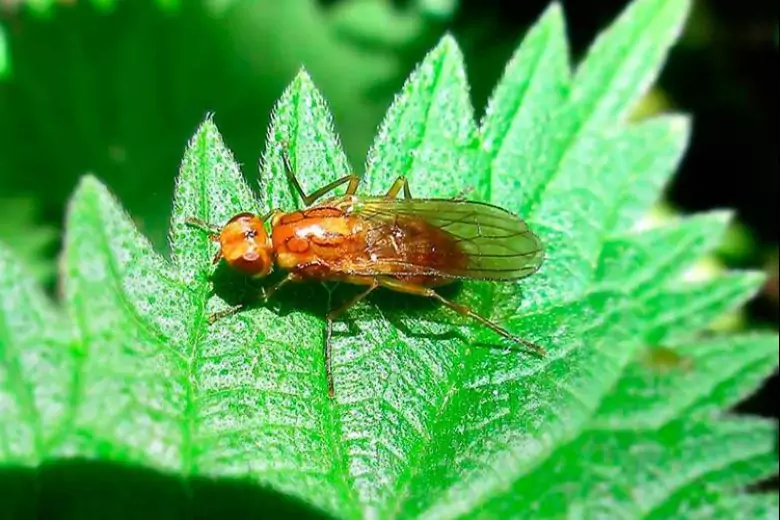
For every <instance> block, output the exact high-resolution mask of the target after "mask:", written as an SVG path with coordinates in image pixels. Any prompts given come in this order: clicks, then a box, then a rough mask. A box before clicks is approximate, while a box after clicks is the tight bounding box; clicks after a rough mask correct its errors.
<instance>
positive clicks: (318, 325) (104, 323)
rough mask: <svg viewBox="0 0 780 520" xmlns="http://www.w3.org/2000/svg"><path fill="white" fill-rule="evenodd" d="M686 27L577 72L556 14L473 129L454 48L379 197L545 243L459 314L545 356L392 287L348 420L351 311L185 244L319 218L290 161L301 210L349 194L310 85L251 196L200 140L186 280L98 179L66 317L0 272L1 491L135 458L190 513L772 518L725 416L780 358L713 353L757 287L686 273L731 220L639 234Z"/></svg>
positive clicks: (764, 444) (291, 99)
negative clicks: (26, 480) (238, 508)
mask: <svg viewBox="0 0 780 520" xmlns="http://www.w3.org/2000/svg"><path fill="white" fill-rule="evenodd" d="M688 7H689V6H688V3H687V2H686V1H682V0H677V1H673V2H669V1H667V0H638V1H635V2H633V3H632V4H631V5H630V6H629V7H628V8H627V9H626V11H625V12H624V13H623V14H622V15H620V17H619V18H618V19H617V21H616V22H615V23H614V24H612V25H611V26H610V27H609V28H608V29H607V30H606V31H604V32H603V33H602V34H601V35H600V36H599V37H598V38H597V40H596V42H595V43H594V45H593V46H592V48H591V49H590V51H589V52H588V53H587V55H586V57H585V59H584V61H583V62H582V63H580V64H579V65H578V66H577V68H576V71H574V72H573V71H572V70H571V67H570V65H569V62H568V45H567V41H566V37H565V26H564V22H563V15H562V12H561V9H560V7H559V6H558V5H557V4H553V5H552V6H551V7H550V8H549V9H548V10H547V11H546V12H545V13H544V14H543V15H542V16H541V18H540V20H539V22H538V23H537V24H536V25H535V26H534V27H533V28H532V29H531V30H530V31H529V33H528V35H527V37H526V38H525V40H524V41H523V43H522V44H521V45H520V47H519V49H518V51H517V53H516V54H515V55H514V56H513V58H512V60H511V61H510V63H509V64H508V66H507V69H506V71H505V73H504V76H503V78H502V79H501V81H500V82H499V84H498V85H497V87H496V90H495V92H494V94H493V96H492V98H491V100H490V103H489V107H488V110H487V112H486V115H485V117H484V118H483V120H482V121H481V122H480V124H477V123H476V122H475V121H474V116H473V109H472V107H471V103H470V101H469V98H468V84H467V81H466V74H465V71H464V67H463V60H462V56H461V54H460V51H459V49H458V47H457V44H456V43H455V41H454V40H453V39H452V38H451V37H449V36H446V37H444V38H443V39H442V40H441V42H440V43H439V45H438V46H436V48H434V49H433V50H432V51H431V52H430V53H429V54H428V56H427V57H426V58H425V59H424V60H423V61H422V63H421V64H420V65H419V66H418V68H417V69H416V70H415V71H414V72H413V73H412V75H411V76H410V78H409V80H408V81H407V83H406V84H405V86H404V88H403V89H402V92H401V93H400V94H399V96H398V97H397V98H396V100H395V102H394V103H393V105H392V107H391V108H390V109H389V111H388V114H387V116H386V118H385V121H384V122H383V124H382V126H381V128H380V130H379V132H378V135H377V137H376V140H375V142H374V144H373V146H372V147H371V150H370V153H369V156H368V160H367V167H366V172H365V173H364V174H363V176H362V179H363V184H362V185H361V188H360V190H361V191H360V193H371V194H381V193H384V192H385V191H386V190H387V189H388V188H389V187H390V185H391V184H392V183H393V181H394V180H395V179H396V178H397V177H398V176H400V175H404V176H406V177H407V178H408V179H409V181H410V185H411V190H412V193H413V195H415V196H418V197H420V196H435V197H449V196H454V195H456V194H458V193H460V192H462V190H464V189H468V188H473V191H472V192H470V193H466V196H467V197H474V198H478V199H481V200H484V201H490V202H493V203H495V204H499V205H501V206H504V207H506V208H508V209H509V210H511V211H513V212H516V213H517V214H519V215H520V216H522V217H523V218H527V219H528V221H529V223H530V224H531V226H532V228H533V229H534V230H535V231H537V233H538V234H539V236H540V237H541V238H542V240H543V242H544V244H545V246H546V262H545V264H544V266H543V267H542V270H541V271H540V272H539V273H537V274H536V275H534V277H532V278H529V279H526V280H522V281H520V282H518V283H514V284H503V285H500V286H495V285H490V284H485V283H477V282H468V283H463V284H461V286H457V287H452V288H447V289H442V292H443V293H445V294H446V295H447V296H448V297H450V298H453V299H454V300H456V301H458V302H460V303H464V304H465V303H468V304H471V305H474V306H475V308H477V309H479V310H480V312H484V313H485V314H488V315H490V316H492V317H493V318H494V319H497V320H499V321H500V322H501V323H502V324H503V325H505V326H506V327H507V328H508V329H510V330H511V331H512V332H513V333H515V334H517V335H519V336H522V337H525V338H528V339H530V340H532V341H535V342H537V343H540V344H541V345H543V346H544V347H545V348H546V349H547V351H548V355H547V356H546V357H544V358H537V357H533V356H529V355H527V354H525V353H524V352H523V351H518V350H517V349H514V348H513V347H512V346H511V345H507V344H506V342H504V341H503V340H501V339H500V338H498V337H497V336H496V335H495V334H494V333H493V332H491V331H490V330H486V329H485V328H483V327H480V326H476V325H474V324H473V323H471V322H467V321H464V319H462V318H459V317H456V316H453V315H452V313H451V312H449V311H448V310H446V309H442V308H441V306H437V305H434V304H433V303H432V302H429V301H426V300H424V299H422V298H414V297H406V296H402V295H397V294H394V293H390V292H388V291H382V290H377V291H375V292H374V293H373V294H372V295H371V297H369V298H368V299H366V300H365V301H363V302H361V303H360V304H359V305H358V306H356V307H354V308H352V309H350V312H349V313H348V314H347V315H346V316H345V317H343V318H342V319H340V320H339V321H338V322H337V323H336V326H335V330H334V336H333V369H334V378H335V385H336V395H335V398H334V399H333V400H331V399H329V398H328V396H327V391H326V376H325V367H324V345H325V340H324V333H325V321H324V316H325V313H326V312H327V311H328V310H329V309H332V308H334V307H336V306H338V305H340V304H342V303H343V302H344V301H346V300H347V299H348V298H350V297H351V296H352V295H353V294H355V291H356V290H358V289H356V288H354V287H345V286H343V285H336V284H315V283H310V284H291V285H288V286H285V287H284V288H283V289H282V290H281V291H280V292H278V293H277V294H276V295H275V296H274V298H273V299H272V301H270V302H268V303H267V304H262V303H261V302H260V300H259V298H258V295H259V292H260V288H261V286H262V284H263V283H273V281H275V280H277V279H278V277H281V276H284V274H283V273H279V272H275V273H273V274H272V275H271V277H270V279H269V280H267V281H258V280H251V279H247V278H244V277H242V276H239V275H237V274H236V273H234V272H232V271H230V269H228V268H227V267H226V266H225V265H224V263H222V264H219V265H217V266H214V265H213V264H212V259H213V258H214V254H215V252H216V246H215V244H213V243H212V242H211V241H210V240H209V237H208V236H207V235H206V234H205V233H204V232H203V231H201V230H198V229H195V228H192V227H190V226H188V225H186V224H185V220H186V219H187V218H190V217H195V218H198V219H201V220H204V221H206V222H209V223H211V224H212V225H214V226H217V227H219V226H221V225H223V224H224V223H225V222H226V221H227V220H228V219H229V218H230V217H231V216H232V215H234V214H236V213H239V212H244V211H251V212H255V213H259V214H265V213H266V212H268V211H269V210H271V209H280V210H282V211H289V210H292V209H295V208H300V207H302V206H303V202H302V201H301V200H300V197H299V196H298V195H297V194H296V193H295V192H294V191H293V188H292V186H291V185H290V183H289V181H288V179H287V177H286V175H285V172H284V166H283V164H284V163H283V155H282V154H283V153H287V154H289V157H290V161H291V163H292V165H293V167H294V169H295V170H296V172H297V175H298V178H299V179H300V182H301V184H302V185H303V188H304V190H305V191H306V192H309V193H310V192H312V191H313V190H315V189H317V188H319V187H320V186H323V185H325V184H327V183H329V182H332V181H333V180H335V179H338V178H340V177H342V176H344V175H347V174H349V173H352V171H351V169H350V166H349V164H348V162H347V160H346V157H345V155H344V152H343V150H342V149H341V147H340V145H339V139H338V137H337V135H336V132H335V131H334V129H333V124H332V117H331V115H330V112H329V110H328V108H327V104H326V102H325V100H324V99H323V97H322V96H321V95H320V94H319V92H318V91H317V89H316V87H315V86H314V82H313V81H312V79H311V78H310V77H309V76H308V75H307V74H306V73H305V72H301V73H300V74H299V75H298V76H297V77H296V78H295V79H294V80H293V81H292V83H291V85H290V86H289V88H288V89H287V90H286V91H285V92H284V94H283V95H282V96H281V99H280V100H279V102H278V104H277V106H276V107H275V109H274V114H273V120H272V124H271V127H270V128H269V130H268V139H267V142H266V147H265V151H264V153H263V156H262V161H261V163H260V181H259V185H258V188H259V190H258V193H254V190H253V189H252V188H251V187H250V186H249V185H248V184H247V183H246V182H245V181H244V179H243V177H242V175H241V172H240V170H239V167H238V165H237V164H236V162H235V160H234V159H233V157H232V154H231V152H230V151H229V150H228V147H227V146H226V145H225V144H224V143H223V141H222V138H221V136H220V134H219V132H218V130H217V128H216V126H215V125H214V123H213V122H212V120H211V119H210V118H206V120H205V121H204V122H203V124H202V125H201V126H200V128H199V129H198V130H197V132H196V133H195V136H194V137H193V138H192V140H191V141H190V143H189V146H188V148H187V150H186V152H185V155H184V160H183V162H182V167H181V170H180V172H179V177H178V180H177V184H176V192H175V197H174V201H173V216H172V220H171V232H170V242H171V251H172V255H171V258H170V260H169V259H166V258H163V257H161V256H160V255H158V254H157V253H156V252H155V251H154V250H153V249H152V247H151V246H150V244H149V242H148V241H147V240H146V239H145V238H144V237H143V236H142V235H141V234H140V233H139V232H138V231H137V230H136V229H135V227H134V226H133V224H132V221H131V219H130V218H129V217H128V215H126V214H125V212H124V210H123V209H122V208H121V206H120V205H119V203H118V202H117V201H116V200H115V199H114V198H113V196H112V195H111V194H110V193H109V192H108V191H107V189H106V188H105V187H104V186H103V185H102V184H101V183H100V182H99V181H97V180H96V179H95V178H92V177H86V178H85V179H84V180H83V182H82V183H81V184H80V186H79V188H78V190H77V192H76V194H75V195H74V196H73V199H72V201H71V205H70V209H69V213H68V221H67V230H68V232H67V239H66V248H65V253H64V256H63V261H62V274H63V284H64V291H63V294H64V296H63V300H64V301H63V304H64V307H65V311H66V313H65V314H66V316H61V315H60V313H58V312H57V311H56V310H53V309H52V308H51V305H50V304H49V303H48V302H47V301H46V300H45V299H44V298H43V297H42V296H41V295H40V294H39V293H38V291H37V289H36V288H35V287H34V284H33V282H32V280H31V278H30V276H29V274H25V272H24V271H25V269H24V268H23V266H21V265H19V264H20V262H19V261H17V260H16V259H15V258H14V257H13V255H11V254H10V253H8V252H7V251H5V250H2V249H0V267H2V270H0V291H2V294H0V297H1V299H0V301H2V302H3V303H2V304H0V354H1V355H0V411H2V419H0V469H2V466H10V465H14V466H32V467H35V466H36V465H39V464H41V463H45V462H47V461H50V460H52V459H53V458H56V457H67V456H79V457H87V458H90V459H93V460H100V461H113V462H117V463H122V464H125V465H131V466H136V467H143V468H147V469H152V470H158V471H164V472H165V473H167V474H169V475H173V476H176V477H177V478H181V479H183V480H185V481H186V482H187V485H188V486H192V487H189V488H188V491H187V492H186V493H183V494H182V495H181V498H178V499H176V500H180V501H185V502H186V501H190V502H192V501H194V502H195V504H200V503H204V502H207V500H206V499H204V498H202V497H203V495H202V494H201V493H200V492H199V491H198V490H199V489H200V488H198V487H197V485H196V484H197V483H198V482H199V481H198V479H199V478H206V479H209V482H212V483H214V482H220V481H221V480H224V479H240V480H241V481H243V482H245V483H246V485H248V486H250V487H251V489H252V490H254V488H255V487H257V486H260V489H263V490H266V491H264V492H263V493H269V494H261V495H259V496H261V497H262V498H260V499H258V500H259V501H260V502H261V503H263V504H264V505H269V507H274V506H279V505H280V504H287V503H288V502H287V501H289V500H294V501H298V502H300V504H303V505H304V506H305V509H306V512H308V513H311V514H319V513H326V514H329V515H332V516H334V517H338V518H523V517H528V516H532V517H534V518H560V517H569V516H578V517H587V518H591V517H602V516H608V517H631V518H634V517H648V518H675V517H681V518H682V517H685V518H691V517H694V518H696V517H712V516H714V515H717V514H722V516H735V515H736V512H737V511H739V516H740V517H746V518H752V517H756V518H758V517H765V516H768V515H770V514H774V516H776V515H777V501H776V499H774V498H772V497H769V496H768V495H761V494H747V493H745V489H746V488H747V487H748V486H749V485H751V484H753V483H754V482H755V481H757V480H759V479H762V478H764V477H766V476H768V475H771V474H773V473H775V472H776V470H777V457H776V453H775V452H774V438H775V434H774V427H773V425H771V424H769V423H767V422H766V421H761V420H758V419H754V418H745V417H733V416H732V417H729V416H725V410H726V409H728V407H730V406H732V405H733V404H735V403H736V401H737V400H738V399H740V398H742V397H745V396H747V395H748V394H749V393H750V392H751V391H752V390H754V389H755V387H756V386H757V385H758V384H759V383H760V382H761V381H762V380H763V379H764V378H765V377H766V376H767V375H768V374H769V373H770V372H771V371H772V370H773V369H775V368H776V366H777V363H778V355H777V348H776V346H777V336H776V335H773V334H768V333H759V332H751V333H744V334H740V335H736V336H735V335H714V334H709V335H707V334H704V333H705V332H707V328H708V327H709V325H710V324H712V322H713V321H714V320H716V319H717V318H718V317H719V316H720V315H722V314H723V313H724V312H727V311H729V310H732V309H734V308H736V307H739V306H740V305H743V304H744V303H745V301H746V300H747V299H748V298H750V297H751V295H752V294H753V293H754V292H755V291H756V290H757V288H758V286H759V284H760V282H761V277H760V276H758V275H757V274H755V273H750V272H747V273H727V274H725V275H716V276H713V277H711V278H709V279H705V280H701V279H697V278H694V277H691V276H690V275H689V269H690V267H691V265H692V264H693V263H694V262H696V261H697V260H699V259H700V258H701V257H702V256H704V255H706V254H708V253H709V252H710V251H712V250H713V249H714V248H715V247H716V245H717V244H718V241H719V240H720V237H721V236H722V234H723V232H724V229H725V227H726V225H727V223H728V220H729V217H730V215H729V214H728V213H725V212H713V213H708V214H702V215H697V216H693V217H688V218H682V219H679V220H678V221H674V222H671V223H668V224H666V225H664V226H663V227H659V228H652V229H644V227H643V226H642V225H641V223H642V222H641V221H642V217H643V216H644V215H645V214H646V212H647V211H648V209H649V207H650V205H651V204H653V203H654V202H655V200H656V199H657V198H658V196H659V195H660V192H661V190H662V188H663V186H664V185H665V183H666V182H667V181H668V179H669V178H670V176H671V175H672V173H673V172H674V170H675V168H676V165H677V163H678V162H679V160H680V157H681V155H682V154H683V152H684V150H685V147H686V145H687V139H688V132H689V129H688V126H689V123H688V120H687V118H685V117H683V116H679V115H664V116H660V117H656V118H653V119H651V120H646V121H642V122H638V123H629V122H628V121H626V118H627V115H628V114H629V113H630V111H631V109H632V107H633V106H634V105H635V104H636V103H637V102H638V100H639V99H640V98H641V96H642V95H643V94H644V93H645V92H646V91H647V89H648V88H649V86H650V85H651V84H652V82H653V81H654V79H655V77H656V76H657V74H658V72H659V70H660V67H661V65H662V64H663V61H664V59H665V56H666V54H667V52H668V50H669V48H670V46H671V45H672V44H673V43H674V41H675V39H676V38H677V36H678V34H679V32H680V29H681V27H682V25H683V23H684V20H685V17H686V13H687V11H688ZM357 173H358V174H360V173H361V172H357ZM239 304H243V305H244V308H242V309H241V310H240V311H239V312H237V313H235V314H233V315H231V316H229V317H225V318H222V319H220V320H217V321H216V322H214V323H210V322H209V315H210V314H212V313H213V312H217V311H220V310H224V309H227V308H229V307H231V306H234V305H239ZM50 324H56V325H54V326H50ZM496 347H497V348H496ZM658 352H664V353H666V354H667V355H668V357H669V358H670V359H671V360H672V361H671V362H669V363H666V364H663V363H659V362H657V361H656V358H655V357H654V356H655V355H656V354H657V353H658ZM19 425H21V427H19ZM2 480H3V477H2V474H0V484H2ZM271 491H273V493H275V494H270V493H271ZM247 493H248V494H251V492H249V491H247ZM209 496H212V495H209ZM229 496H234V495H230V494H229V492H228V491H224V493H223V495H222V499H223V500H230V499H229V498H227V497H229ZM298 502H296V503H298ZM167 503H170V501H166V504H167ZM174 503H175V500H174ZM166 507H169V506H166ZM191 507H199V506H198V505H192V506H191ZM95 510H97V509H95ZM296 511H297V512H298V513H301V511H300V510H296ZM241 514H242V515H243V516H249V514H248V513H247V512H246V511H244V512H243V513H241Z"/></svg>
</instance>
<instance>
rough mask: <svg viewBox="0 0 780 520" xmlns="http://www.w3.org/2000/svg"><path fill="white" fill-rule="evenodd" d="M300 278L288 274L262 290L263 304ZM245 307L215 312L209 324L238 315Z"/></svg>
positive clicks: (294, 274) (234, 307)
mask: <svg viewBox="0 0 780 520" xmlns="http://www.w3.org/2000/svg"><path fill="white" fill-rule="evenodd" d="M299 279H300V277H299V276H298V275H297V274H296V273H290V274H288V275H287V276H285V277H284V278H282V279H281V280H279V281H278V282H276V283H275V284H273V285H272V286H271V287H269V288H268V289H263V291H262V293H261V298H262V299H263V303H265V302H267V301H268V299H269V298H271V296H273V294H274V293H275V292H276V291H278V290H279V289H280V288H281V287H282V286H283V285H285V284H286V283H287V282H295V281H298V280H299ZM244 307H246V305H244V304H240V305H235V306H233V307H230V308H229V309H225V310H224V311H219V312H215V313H214V314H212V315H211V316H209V323H214V322H216V321H217V320H221V319H222V318H227V317H228V316H232V315H233V314H236V313H238V312H239V311H242V310H243V309H244Z"/></svg>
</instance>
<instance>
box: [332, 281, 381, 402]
mask: <svg viewBox="0 0 780 520" xmlns="http://www.w3.org/2000/svg"><path fill="white" fill-rule="evenodd" d="M346 281H348V282H351V283H357V284H360V285H366V284H367V285H368V287H367V288H366V290H365V291H363V292H361V293H359V294H356V295H355V296H353V297H352V298H350V299H349V301H347V302H345V303H344V304H342V305H341V306H340V307H336V308H335V309H333V310H331V311H330V312H328V314H326V315H325V377H326V378H327V380H328V397H330V398H333V396H334V395H335V393H336V392H335V388H334V385H333V369H332V365H331V359H332V356H331V351H332V349H331V344H330V343H331V337H332V336H333V320H335V319H336V318H338V317H339V316H341V315H342V314H344V313H345V312H347V311H348V310H349V309H350V308H352V307H354V306H355V305H357V304H358V302H360V301H361V300H362V299H364V298H365V297H366V296H368V295H369V294H371V291H373V290H374V289H376V288H377V287H379V280H377V279H376V278H372V279H370V281H368V279H366V278H364V277H356V279H355V280H346Z"/></svg>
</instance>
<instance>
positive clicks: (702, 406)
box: [592, 334, 778, 430]
mask: <svg viewBox="0 0 780 520" xmlns="http://www.w3.org/2000/svg"><path fill="white" fill-rule="evenodd" d="M666 348H671V349H672V350H673V352H674V354H676V356H679V362H678V363H677V364H676V365H675V366H671V367H669V368H668V369H667V368H664V367H658V366H654V365H653V364H652V362H649V360H648V358H647V357H646V356H644V355H643V356H640V357H639V358H638V359H637V360H636V361H635V362H634V363H632V364H631V365H629V366H628V367H627V368H626V370H625V372H624V373H623V376H622V377H621V380H620V383H619V385H618V386H617V387H616V388H615V389H614V390H613V391H612V392H610V394H609V396H607V398H606V399H604V400H603V401H602V402H601V405H600V407H599V410H598V413H597V414H596V415H595V417H594V418H593V419H592V425H593V427H594V428H598V429H613V430H621V429H627V430H635V429H639V428H646V429H652V428H661V427H662V426H663V425H664V424H666V423H668V422H670V421H672V420H673V419H675V418H677V417H681V416H683V415H693V414H699V415H701V414H714V413H717V412H718V411H720V410H724V409H727V408H728V407H730V406H732V405H734V404H736V403H737V402H738V401H740V400H741V399H744V398H746V397H748V396H749V395H750V393H752V392H753V391H754V389H755V388H756V387H758V386H759V385H760V384H761V382H762V381H763V379H764V378H765V377H766V374H768V373H771V372H772V370H773V369H774V368H775V367H776V366H777V363H778V350H777V338H776V337H775V336H771V335H769V334H765V335H764V334H744V335H739V336H726V337H717V338H712V339H709V340H706V341H705V340H699V341H697V342H695V343H694V342H691V343H681V344H679V345H675V346H674V347H666ZM734 352H739V353H740V355H739V356H734ZM627 403H631V406H630V408H629V407H626V404H627Z"/></svg>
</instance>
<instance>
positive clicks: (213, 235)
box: [184, 217, 222, 265]
mask: <svg viewBox="0 0 780 520" xmlns="http://www.w3.org/2000/svg"><path fill="white" fill-rule="evenodd" d="M184 223H185V224H187V225H188V226H192V227H194V228H198V229H199V230H201V231H203V232H204V233H206V234H207V236H208V237H209V240H211V241H212V242H219V232H220V228H219V227H217V226H215V225H213V224H209V223H208V222H206V221H205V220H201V219H199V218H195V217H188V218H186V219H184ZM220 260H222V248H220V249H219V250H218V251H217V252H216V254H215V255H214V258H212V260H211V263H212V264H214V265H216V264H217V263H219V261H220Z"/></svg>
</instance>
